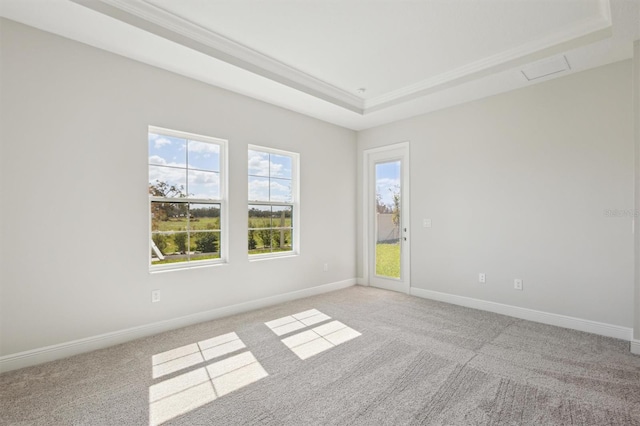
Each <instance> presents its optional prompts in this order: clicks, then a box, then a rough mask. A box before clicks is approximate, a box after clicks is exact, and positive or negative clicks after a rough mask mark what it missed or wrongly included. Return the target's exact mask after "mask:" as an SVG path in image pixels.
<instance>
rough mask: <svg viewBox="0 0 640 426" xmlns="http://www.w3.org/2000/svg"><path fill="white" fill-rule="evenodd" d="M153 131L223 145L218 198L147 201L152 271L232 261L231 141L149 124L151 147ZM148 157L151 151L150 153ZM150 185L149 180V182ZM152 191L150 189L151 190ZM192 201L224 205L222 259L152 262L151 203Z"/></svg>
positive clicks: (220, 243)
mask: <svg viewBox="0 0 640 426" xmlns="http://www.w3.org/2000/svg"><path fill="white" fill-rule="evenodd" d="M149 133H155V134H160V135H166V136H172V137H176V138H181V139H188V140H193V141H197V142H206V143H214V144H216V145H218V146H220V154H219V158H220V171H219V178H220V197H219V198H217V199H200V198H184V199H181V198H177V199H172V198H165V197H153V196H150V195H149V196H148V197H149V202H148V205H147V212H148V219H149V222H148V224H147V229H148V231H149V235H148V239H149V249H148V250H147V256H148V257H149V271H150V272H161V271H171V270H179V269H191V268H199V267H202V266H209V265H219V264H224V263H227V262H228V259H229V212H228V205H229V203H228V200H227V197H228V193H229V188H228V179H227V170H228V156H227V152H228V141H227V140H226V139H220V138H214V137H211V136H204V135H198V134H194V133H188V132H182V131H179V130H171V129H165V128H162V127H157V126H149V128H148V131H147V150H148V149H149V148H148V140H149V137H148V135H149ZM147 159H148V154H147ZM185 170H188V165H185ZM148 172H149V162H148V161H147V181H148V177H149V173H148ZM147 186H148V182H147ZM147 194H148V191H147ZM176 200H179V202H188V203H199V204H219V205H220V240H219V249H220V258H218V259H205V260H189V261H186V262H177V263H166V264H160V265H154V264H152V262H151V256H150V255H149V253H151V250H153V240H152V235H153V234H152V229H151V219H152V218H151V203H152V202H153V201H162V202H169V203H170V202H176Z"/></svg>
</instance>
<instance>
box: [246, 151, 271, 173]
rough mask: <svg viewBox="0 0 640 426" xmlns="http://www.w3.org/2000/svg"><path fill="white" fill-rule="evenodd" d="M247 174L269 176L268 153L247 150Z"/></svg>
mask: <svg viewBox="0 0 640 426" xmlns="http://www.w3.org/2000/svg"><path fill="white" fill-rule="evenodd" d="M248 154H249V175H252V176H263V177H269V154H267V153H266V152H261V151H252V150H249V153H248Z"/></svg>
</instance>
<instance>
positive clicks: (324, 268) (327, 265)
mask: <svg viewBox="0 0 640 426" xmlns="http://www.w3.org/2000/svg"><path fill="white" fill-rule="evenodd" d="M322 270H323V271H324V272H327V271H328V270H329V264H328V263H325V264H324V265H322Z"/></svg>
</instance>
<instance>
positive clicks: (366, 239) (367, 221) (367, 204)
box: [362, 141, 411, 294]
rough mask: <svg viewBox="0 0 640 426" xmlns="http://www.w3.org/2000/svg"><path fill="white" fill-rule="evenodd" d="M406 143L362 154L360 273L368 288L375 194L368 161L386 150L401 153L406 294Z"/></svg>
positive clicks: (405, 287)
mask: <svg viewBox="0 0 640 426" xmlns="http://www.w3.org/2000/svg"><path fill="white" fill-rule="evenodd" d="M409 147H410V144H409V142H408V141H407V142H400V143H396V144H393V145H385V146H382V147H378V148H371V149H366V150H364V151H363V152H362V161H363V163H362V268H363V271H362V274H363V277H362V278H363V281H364V283H365V284H366V285H371V273H370V269H371V253H370V247H369V245H370V242H371V239H372V237H371V235H370V232H371V228H370V227H371V224H372V222H373V221H374V218H373V216H372V215H373V209H371V206H372V205H373V201H374V198H373V197H374V194H373V193H372V192H371V190H370V186H371V179H372V176H371V164H370V163H371V158H372V156H373V154H379V153H384V152H385V151H394V150H402V151H403V154H402V185H401V191H402V194H401V198H402V210H403V227H406V228H407V229H408V232H407V233H406V234H405V233H402V236H406V238H407V240H406V242H404V244H403V250H402V274H401V275H402V286H401V290H402V291H403V292H405V293H407V294H409V293H410V291H411V267H410V261H411V228H410V227H409V225H410V223H411V221H410V212H411V207H410V193H411V190H410V179H409V177H410V172H409V162H410V157H409Z"/></svg>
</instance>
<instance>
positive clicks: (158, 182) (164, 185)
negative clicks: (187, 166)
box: [149, 166, 187, 198]
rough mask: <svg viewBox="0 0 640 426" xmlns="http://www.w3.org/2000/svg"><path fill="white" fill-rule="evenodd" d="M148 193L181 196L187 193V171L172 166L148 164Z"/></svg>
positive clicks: (160, 195) (162, 195)
mask: <svg viewBox="0 0 640 426" xmlns="http://www.w3.org/2000/svg"><path fill="white" fill-rule="evenodd" d="M149 195H153V196H156V197H170V198H182V197H185V196H186V195H187V172H186V170H184V169H174V168H173V167H163V166H149Z"/></svg>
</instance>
